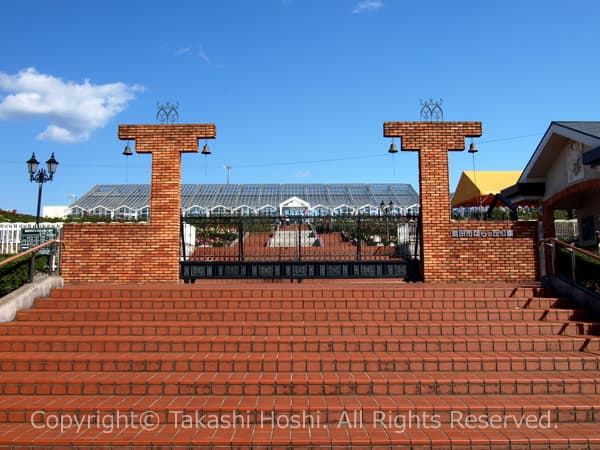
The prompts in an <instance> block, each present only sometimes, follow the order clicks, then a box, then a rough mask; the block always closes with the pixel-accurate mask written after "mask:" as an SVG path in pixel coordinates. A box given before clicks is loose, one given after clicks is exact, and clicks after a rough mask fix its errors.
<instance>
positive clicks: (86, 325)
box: [0, 321, 600, 337]
mask: <svg viewBox="0 0 600 450" xmlns="http://www.w3.org/2000/svg"><path fill="white" fill-rule="evenodd" d="M558 334H567V335H593V336H595V335H598V334H600V325H599V324H595V323H591V324H590V323H580V322H547V321H535V322H527V321H519V322H516V321H515V322H498V321H496V322H451V321H445V322H433V321H432V322H425V323H415V322H406V323H400V322H398V323H386V322H364V321H361V322H354V323H353V322H331V321H329V322H312V321H311V322H300V321H297V322H254V323H251V322H250V323H241V322H188V323H185V322H183V323H181V322H174V321H169V322H158V321H156V322H115V321H112V322H106V321H102V322H92V323H90V322H61V323H56V322H41V321H40V322H11V323H8V324H5V325H3V326H2V327H0V336H1V335H8V336H15V335H21V336H23V335H24V336H56V335H59V336H60V335H70V336H112V335H114V336H152V337H154V336H481V335H487V336H489V335H495V336H498V335H501V336H508V335H513V336H514V335H516V336H532V335H535V336H539V335H546V336H547V335H558Z"/></svg>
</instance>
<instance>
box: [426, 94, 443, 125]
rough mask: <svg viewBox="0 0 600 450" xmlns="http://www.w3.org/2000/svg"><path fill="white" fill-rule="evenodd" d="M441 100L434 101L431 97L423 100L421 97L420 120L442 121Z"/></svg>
mask: <svg viewBox="0 0 600 450" xmlns="http://www.w3.org/2000/svg"><path fill="white" fill-rule="evenodd" d="M442 103H443V100H442V99H441V98H440V99H439V100H438V101H434V100H433V99H432V98H430V99H429V100H427V101H426V102H424V101H423V100H422V99H421V120H422V121H423V122H442V121H443V120H444V110H443V109H442Z"/></svg>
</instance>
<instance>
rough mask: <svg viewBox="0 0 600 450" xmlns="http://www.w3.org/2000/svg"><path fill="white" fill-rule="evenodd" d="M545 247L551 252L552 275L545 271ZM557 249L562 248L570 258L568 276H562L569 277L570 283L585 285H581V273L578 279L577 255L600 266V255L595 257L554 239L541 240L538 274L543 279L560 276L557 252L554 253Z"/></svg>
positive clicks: (590, 253)
mask: <svg viewBox="0 0 600 450" xmlns="http://www.w3.org/2000/svg"><path fill="white" fill-rule="evenodd" d="M546 247H550V250H551V253H550V265H551V269H552V273H549V271H548V270H547V269H548V268H547V267H546V263H547V259H546ZM557 247H562V248H564V249H565V250H567V251H568V253H569V256H570V274H568V275H567V274H563V275H567V276H569V278H570V279H571V281H572V282H573V283H576V284H581V285H585V283H581V273H579V275H580V276H579V277H578V270H577V256H578V255H580V256H585V257H587V258H589V259H591V260H592V261H594V262H596V263H598V264H599V265H600V255H597V254H595V253H592V252H590V251H588V250H584V249H582V248H579V247H575V246H573V245H570V244H567V243H566V242H562V241H560V240H558V239H556V238H546V239H542V240H541V241H540V242H539V249H540V274H541V276H542V277H545V276H548V275H551V276H553V277H556V276H557V275H560V274H559V270H560V269H559V268H558V264H557V252H556V249H557ZM596 283H597V281H596Z"/></svg>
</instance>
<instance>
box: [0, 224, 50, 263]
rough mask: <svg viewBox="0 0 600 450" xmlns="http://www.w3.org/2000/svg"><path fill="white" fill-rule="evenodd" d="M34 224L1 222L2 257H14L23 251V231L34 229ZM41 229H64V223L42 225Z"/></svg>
mask: <svg viewBox="0 0 600 450" xmlns="http://www.w3.org/2000/svg"><path fill="white" fill-rule="evenodd" d="M34 227H35V223H33V222H16V223H7V222H0V255H14V254H16V253H19V251H20V250H21V230H22V229H23V228H34ZM40 228H57V229H59V230H60V229H61V228H62V223H60V222H57V223H50V222H43V223H40Z"/></svg>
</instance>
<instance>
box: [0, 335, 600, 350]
mask: <svg viewBox="0 0 600 450" xmlns="http://www.w3.org/2000/svg"><path fill="white" fill-rule="evenodd" d="M117 351H120V352H165V353H172V352H178V353H182V352H186V353H196V352H202V353H204V352H230V353H236V352H334V351H335V352H424V351H431V352H506V351H510V352H532V351H535V352H557V351H567V352H576V351H584V352H595V353H600V338H598V337H571V336H544V337H540V336H518V337H516V336H515V337H507V336H488V337H482V336H472V337H468V338H467V337H460V336H451V337H441V336H440V337H435V336H434V337H423V336H410V337H402V336H400V337H377V336H361V337H356V336H332V337H321V336H305V337H303V336H154V337H153V338H152V339H148V338H146V337H144V336H0V352H117Z"/></svg>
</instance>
